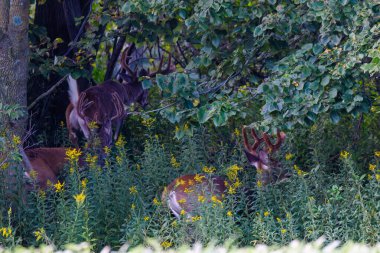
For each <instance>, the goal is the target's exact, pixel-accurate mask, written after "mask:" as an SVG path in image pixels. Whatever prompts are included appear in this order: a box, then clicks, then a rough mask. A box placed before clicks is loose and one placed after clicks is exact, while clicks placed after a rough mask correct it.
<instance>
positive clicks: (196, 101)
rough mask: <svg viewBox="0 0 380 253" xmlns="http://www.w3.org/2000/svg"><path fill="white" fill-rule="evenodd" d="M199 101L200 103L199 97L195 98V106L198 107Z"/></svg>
mask: <svg viewBox="0 0 380 253" xmlns="http://www.w3.org/2000/svg"><path fill="white" fill-rule="evenodd" d="M199 103H200V101H199V99H197V98H196V99H194V100H193V106H194V107H197V106H198V105H199Z"/></svg>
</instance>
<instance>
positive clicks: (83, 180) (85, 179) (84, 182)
mask: <svg viewBox="0 0 380 253" xmlns="http://www.w3.org/2000/svg"><path fill="white" fill-rule="evenodd" d="M80 183H81V185H82V188H83V189H85V188H86V187H87V183H88V179H87V178H84V179H82V181H80Z"/></svg>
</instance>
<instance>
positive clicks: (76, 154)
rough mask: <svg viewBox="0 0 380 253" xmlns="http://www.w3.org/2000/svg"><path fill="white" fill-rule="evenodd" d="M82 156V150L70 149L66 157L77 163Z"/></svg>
mask: <svg viewBox="0 0 380 253" xmlns="http://www.w3.org/2000/svg"><path fill="white" fill-rule="evenodd" d="M81 155H82V152H81V151H80V149H76V148H68V149H67V150H66V156H67V158H68V160H69V161H74V162H77V161H78V160H79V157H80V156H81Z"/></svg>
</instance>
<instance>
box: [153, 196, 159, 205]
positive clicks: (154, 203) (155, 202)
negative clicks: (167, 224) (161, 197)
mask: <svg viewBox="0 0 380 253" xmlns="http://www.w3.org/2000/svg"><path fill="white" fill-rule="evenodd" d="M160 204H161V203H160V201H158V199H157V198H154V199H153V205H155V206H159V205H160Z"/></svg>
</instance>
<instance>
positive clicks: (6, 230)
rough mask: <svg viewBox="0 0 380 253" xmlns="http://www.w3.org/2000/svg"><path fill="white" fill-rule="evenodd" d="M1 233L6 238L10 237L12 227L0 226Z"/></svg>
mask: <svg viewBox="0 0 380 253" xmlns="http://www.w3.org/2000/svg"><path fill="white" fill-rule="evenodd" d="M0 233H1V235H2V236H3V237H4V238H8V237H9V236H11V235H12V229H11V228H9V227H8V228H5V227H2V228H0Z"/></svg>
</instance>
